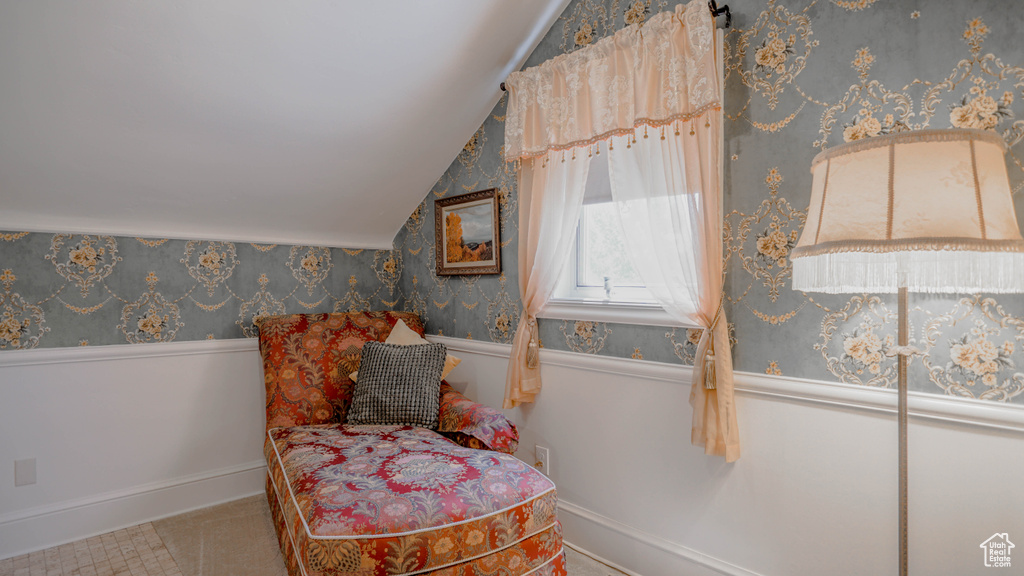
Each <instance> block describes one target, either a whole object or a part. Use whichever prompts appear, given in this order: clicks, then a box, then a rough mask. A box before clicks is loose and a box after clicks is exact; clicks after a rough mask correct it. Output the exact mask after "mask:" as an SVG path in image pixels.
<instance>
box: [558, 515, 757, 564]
mask: <svg viewBox="0 0 1024 576" xmlns="http://www.w3.org/2000/svg"><path fill="white" fill-rule="evenodd" d="M558 511H559V513H560V515H561V516H560V518H561V519H562V522H563V524H564V523H566V521H569V522H574V521H575V526H574V528H575V530H574V532H576V534H577V535H579V536H581V537H582V538H585V539H586V540H588V541H593V542H599V541H601V539H602V538H601V534H599V533H600V532H606V533H607V532H611V533H613V534H614V535H615V537H616V538H619V540H620V541H621V537H623V536H624V537H626V538H629V539H630V540H632V541H633V542H634V543H636V544H639V545H640V546H641V547H644V548H647V550H646V552H645V553H644V554H642V556H644V557H645V558H647V559H648V560H650V561H652V563H655V562H657V563H659V564H661V565H662V566H665V565H674V571H673V573H675V574H692V573H694V571H695V570H699V569H700V568H706V569H710V570H711V571H713V572H715V573H718V574H726V575H728V576H760V575H759V574H758V573H756V572H751V571H750V570H746V569H744V568H741V567H739V566H736V565H733V564H730V563H728V562H726V561H724V560H721V559H718V558H714V557H712V556H708V555H707V554H702V553H700V552H698V551H696V550H693V549H691V548H687V547H686V546H682V545H680V544H676V543H675V542H670V541H669V540H666V539H664V538H662V537H660V536H656V535H654V534H651V533H649V532H645V531H643V530H640V529H639V528H634V527H633V526H629V525H628V524H623V523H622V522H619V521H618V520H615V519H612V518H609V517H607V516H604V515H602V514H598V513H597V512H594V511H593V510H589V509H587V508H584V507H582V506H579V505H576V504H573V503H572V502H566V501H565V500H559V501H558ZM565 514H569V515H572V516H573V517H574V518H573V519H571V520H570V519H567V518H566V517H565V516H564V515H565ZM570 546H571V547H572V548H574V549H576V550H578V551H579V552H582V553H584V554H586V555H588V556H590V557H592V558H594V559H595V560H597V561H599V562H601V563H603V564H607V565H609V566H611V567H612V568H615V569H616V570H619V571H622V572H625V573H626V574H628V575H629V576H640V575H639V574H637V573H636V572H633V571H631V570H627V569H626V568H623V567H621V566H619V565H618V564H616V563H615V562H614V561H612V560H607V559H605V558H603V557H602V556H600V555H598V554H595V553H593V552H590V551H588V550H584V549H582V548H580V547H579V546H577V545H575V544H570ZM634 555H636V552H635V550H634ZM657 556H662V557H663V558H661V559H660V562H658V560H659V559H658V558H656V557H657Z"/></svg>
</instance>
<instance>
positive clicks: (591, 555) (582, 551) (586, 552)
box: [562, 539, 642, 576]
mask: <svg viewBox="0 0 1024 576" xmlns="http://www.w3.org/2000/svg"><path fill="white" fill-rule="evenodd" d="M562 545H563V546H565V547H566V548H571V549H573V550H575V551H576V552H579V553H580V554H583V555H584V556H587V557H589V558H590V559H592V560H596V561H597V562H600V563H601V564H604V565H605V566H608V567H609V568H614V569H616V570H618V571H619V572H622V573H623V574H625V575H626V576H642V575H641V574H638V573H636V572H633V571H632V570H630V569H628V568H624V567H622V566H619V565H618V564H616V563H614V562H612V561H611V560H608V559H606V558H602V557H601V556H598V555H597V554H594V553H593V552H591V551H590V550H587V549H586V548H583V547H582V546H577V545H575V544H573V543H572V542H569V541H568V540H564V539H563V540H562Z"/></svg>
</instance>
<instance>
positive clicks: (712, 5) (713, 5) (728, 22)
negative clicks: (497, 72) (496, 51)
mask: <svg viewBox="0 0 1024 576" xmlns="http://www.w3.org/2000/svg"><path fill="white" fill-rule="evenodd" d="M708 10H710V11H711V18H717V17H719V16H721V15H722V14H725V27H726V28H728V27H730V26H732V12H731V11H730V10H729V5H728V4H723V5H722V7H721V8H719V7H718V2H715V0H708ZM498 88H501V91H502V92H507V90H506V89H505V83H504V82H502V83H501V84H499V85H498Z"/></svg>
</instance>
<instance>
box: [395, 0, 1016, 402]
mask: <svg viewBox="0 0 1024 576" xmlns="http://www.w3.org/2000/svg"><path fill="white" fill-rule="evenodd" d="M675 4H676V2H674V1H669V0H633V1H629V0H573V2H571V3H570V4H569V6H568V8H566V10H565V11H564V12H563V14H562V15H561V17H560V18H559V20H558V21H557V22H556V24H555V25H554V26H553V27H552V29H551V30H550V32H549V33H548V34H547V36H546V37H545V38H544V39H543V40H542V42H541V43H540V45H539V47H538V48H537V49H536V50H535V52H534V53H533V54H532V55H531V56H530V58H529V60H528V62H527V66H535V65H537V64H539V63H541V62H543V61H545V60H547V59H549V58H552V57H554V56H556V55H558V54H561V53H565V52H570V51H572V50H575V49H577V48H579V47H581V46H585V45H588V44H590V43H592V42H594V41H596V40H597V39H599V38H602V37H604V36H607V35H609V34H612V33H614V32H615V31H616V30H618V29H619V28H621V27H623V26H625V25H628V24H634V23H641V22H643V21H644V20H645V19H646V18H648V17H649V16H650V15H651V14H653V13H655V12H659V11H662V10H668V9H672V8H673V7H674V5H675ZM728 4H729V5H730V7H731V9H732V13H733V26H732V28H731V29H729V30H727V32H726V36H725V41H726V46H725V52H724V62H725V117H726V123H725V146H726V151H725V204H726V214H727V216H726V222H725V230H724V238H723V242H724V244H725V258H724V262H723V267H724V272H725V275H726V277H725V278H726V293H727V303H726V306H727V312H728V314H729V320H730V324H731V327H732V329H733V335H734V339H733V345H734V353H735V362H736V368H737V369H738V370H743V371H749V372H760V373H767V374H775V375H787V376H795V377H804V378H815V379H822V380H839V381H842V382H846V383H849V384H855V385H862V386H875V387H890V386H894V385H895V374H896V365H895V362H894V361H893V360H892V358H890V357H889V356H887V355H886V350H887V348H888V347H890V346H892V345H893V343H894V338H895V316H896V307H895V299H894V298H891V297H889V296H886V295H872V294H863V295H852V296H851V295H846V296H842V295H836V296H831V295H820V294H804V293H800V292H794V291H793V290H792V289H791V287H790V286H791V273H792V266H791V263H790V261H789V253H790V251H791V250H792V248H793V246H794V245H795V243H796V239H797V236H798V234H799V231H800V229H801V227H802V226H803V223H804V221H805V219H806V214H805V211H806V208H807V204H808V201H809V197H810V187H811V176H810V172H809V169H810V165H811V159H812V158H813V157H814V155H815V154H817V153H818V152H820V151H821V150H822V149H824V148H827V147H829V146H834V145H836V144H838V143H842V142H844V141H851V140H856V139H860V138H865V137H870V136H875V135H878V134H885V133H890V132H894V131H901V130H917V129H921V128H925V127H928V128H944V127H974V128H982V129H988V130H994V131H996V132H998V133H999V134H1000V135H1002V136H1003V137H1004V138H1005V139H1006V141H1007V143H1008V144H1009V145H1010V147H1011V152H1012V154H1011V155H1010V158H1009V162H1010V164H1009V168H1010V177H1011V184H1012V186H1013V189H1014V192H1015V200H1016V205H1017V212H1018V216H1021V215H1024V201H1022V199H1024V195H1022V194H1021V193H1020V189H1021V188H1022V187H1024V164H1022V162H1021V153H1022V152H1024V147H1022V146H1021V145H1020V142H1021V140H1022V139H1024V105H1022V104H1021V99H1022V98H1024V44H1021V43H1020V42H1019V41H1018V40H1017V38H1018V36H1017V35H1018V31H1019V30H1020V29H1021V28H1022V26H1024V8H1022V7H1020V6H1017V5H1016V4H1015V3H1008V2H1001V1H999V0H981V1H977V2H924V1H914V0H901V1H899V2H896V1H893V0H848V1H847V0H731V1H729V2H728ZM723 21H724V19H722V18H720V19H719V25H721V23H722V22H723ZM504 108H505V103H504V101H501V102H499V103H498V105H497V106H496V107H495V108H494V110H493V111H492V113H491V115H490V117H489V118H488V119H487V120H486V121H485V122H484V124H483V125H482V126H481V127H480V129H479V130H478V131H477V132H476V134H474V135H473V137H472V138H471V139H470V141H469V142H468V143H467V144H466V146H465V148H464V149H463V150H462V152H461V153H460V154H459V156H458V157H457V158H456V159H455V161H454V162H453V163H452V165H451V167H450V168H449V169H448V171H447V172H446V173H445V174H444V175H443V176H442V177H441V178H440V180H438V182H437V184H436V185H435V186H434V188H433V190H432V191H431V192H430V194H428V195H427V197H426V198H424V201H423V203H422V204H421V205H420V207H419V208H418V209H417V210H416V212H415V213H413V215H412V216H411V217H410V218H409V220H408V222H407V223H406V226H405V228H404V230H402V231H401V232H400V233H399V235H398V237H397V238H396V250H397V251H398V252H400V253H401V254H402V258H403V259H404V272H403V275H402V278H401V281H400V286H401V291H402V294H403V297H404V305H405V307H406V308H407V309H409V310H412V311H416V312H418V313H419V314H420V315H421V316H422V317H423V318H424V319H425V321H426V325H427V329H428V331H429V332H433V333H437V334H444V335H446V336H454V337H460V338H473V339H480V340H488V341H495V342H510V341H511V338H512V335H513V332H514V330H515V327H516V325H517V323H518V320H519V313H520V303H519V296H518V284H517V275H516V261H517V259H516V245H517V241H518V236H517V233H518V230H517V227H518V219H517V218H518V198H517V192H516V182H515V173H514V172H513V167H512V166H511V165H509V164H505V163H503V162H502V161H501V148H502V144H503V131H504V125H503V121H504ZM492 187H493V188H497V189H498V192H499V196H500V199H501V226H502V231H501V238H502V251H503V252H502V262H503V268H504V274H502V275H501V276H482V277H463V278H459V277H454V278H439V277H437V276H435V275H434V274H433V272H432V269H433V262H434V249H435V247H434V242H433V229H432V222H433V202H434V200H435V199H437V198H442V197H449V196H454V195H458V194H464V193H467V192H472V191H475V190H480V189H484V188H492ZM911 308H912V313H911V324H912V328H911V330H912V334H911V337H912V338H916V339H917V340H918V342H919V344H920V345H921V346H922V347H923V348H924V349H926V351H927V356H926V357H925V358H924V359H923V360H922V359H916V360H914V361H913V363H912V367H911V387H912V389H915V390H918V391H925V392H933V393H937V394H950V395H956V396H964V397H971V398H979V399H983V400H990V401H999V402H1014V403H1024V350H1022V348H1024V297H1020V296H1000V297H999V298H998V299H996V298H992V297H990V296H988V295H984V294H983V295H963V296H961V297H948V298H937V297H934V296H927V295H911ZM540 332H541V338H542V341H543V345H544V346H545V347H547V348H553V349H560V350H571V351H575V352H579V353H585V354H600V355H607V356H618V357H627V358H629V357H631V358H638V359H647V360H656V361H661V362H676V363H686V364H690V363H692V362H693V354H694V351H695V348H696V341H697V339H698V337H699V332H698V331H696V330H687V329H682V328H681V329H675V330H673V329H665V328H656V327H645V326H632V325H623V324H606V323H600V322H583V321H576V322H573V321H556V320H541V322H540Z"/></svg>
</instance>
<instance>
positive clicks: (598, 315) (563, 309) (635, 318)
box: [537, 299, 695, 328]
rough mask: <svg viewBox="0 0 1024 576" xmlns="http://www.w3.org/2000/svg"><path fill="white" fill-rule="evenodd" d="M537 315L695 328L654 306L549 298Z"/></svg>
mask: <svg viewBox="0 0 1024 576" xmlns="http://www.w3.org/2000/svg"><path fill="white" fill-rule="evenodd" d="M537 316H538V317H539V318H550V319H556V320H590V321H593V322H614V323H616V324H640V325H643V326H668V327H673V328H678V327H683V326H687V327H690V328H693V327H695V326H691V325H689V324H685V323H682V322H679V321H678V320H675V319H674V318H672V317H671V316H669V314H668V312H665V309H664V308H662V307H661V306H659V305H658V304H653V303H652V304H644V303H637V302H610V301H607V300H565V299H551V300H550V301H548V304H547V306H545V307H544V308H543V309H541V311H540V313H539V314H537Z"/></svg>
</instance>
